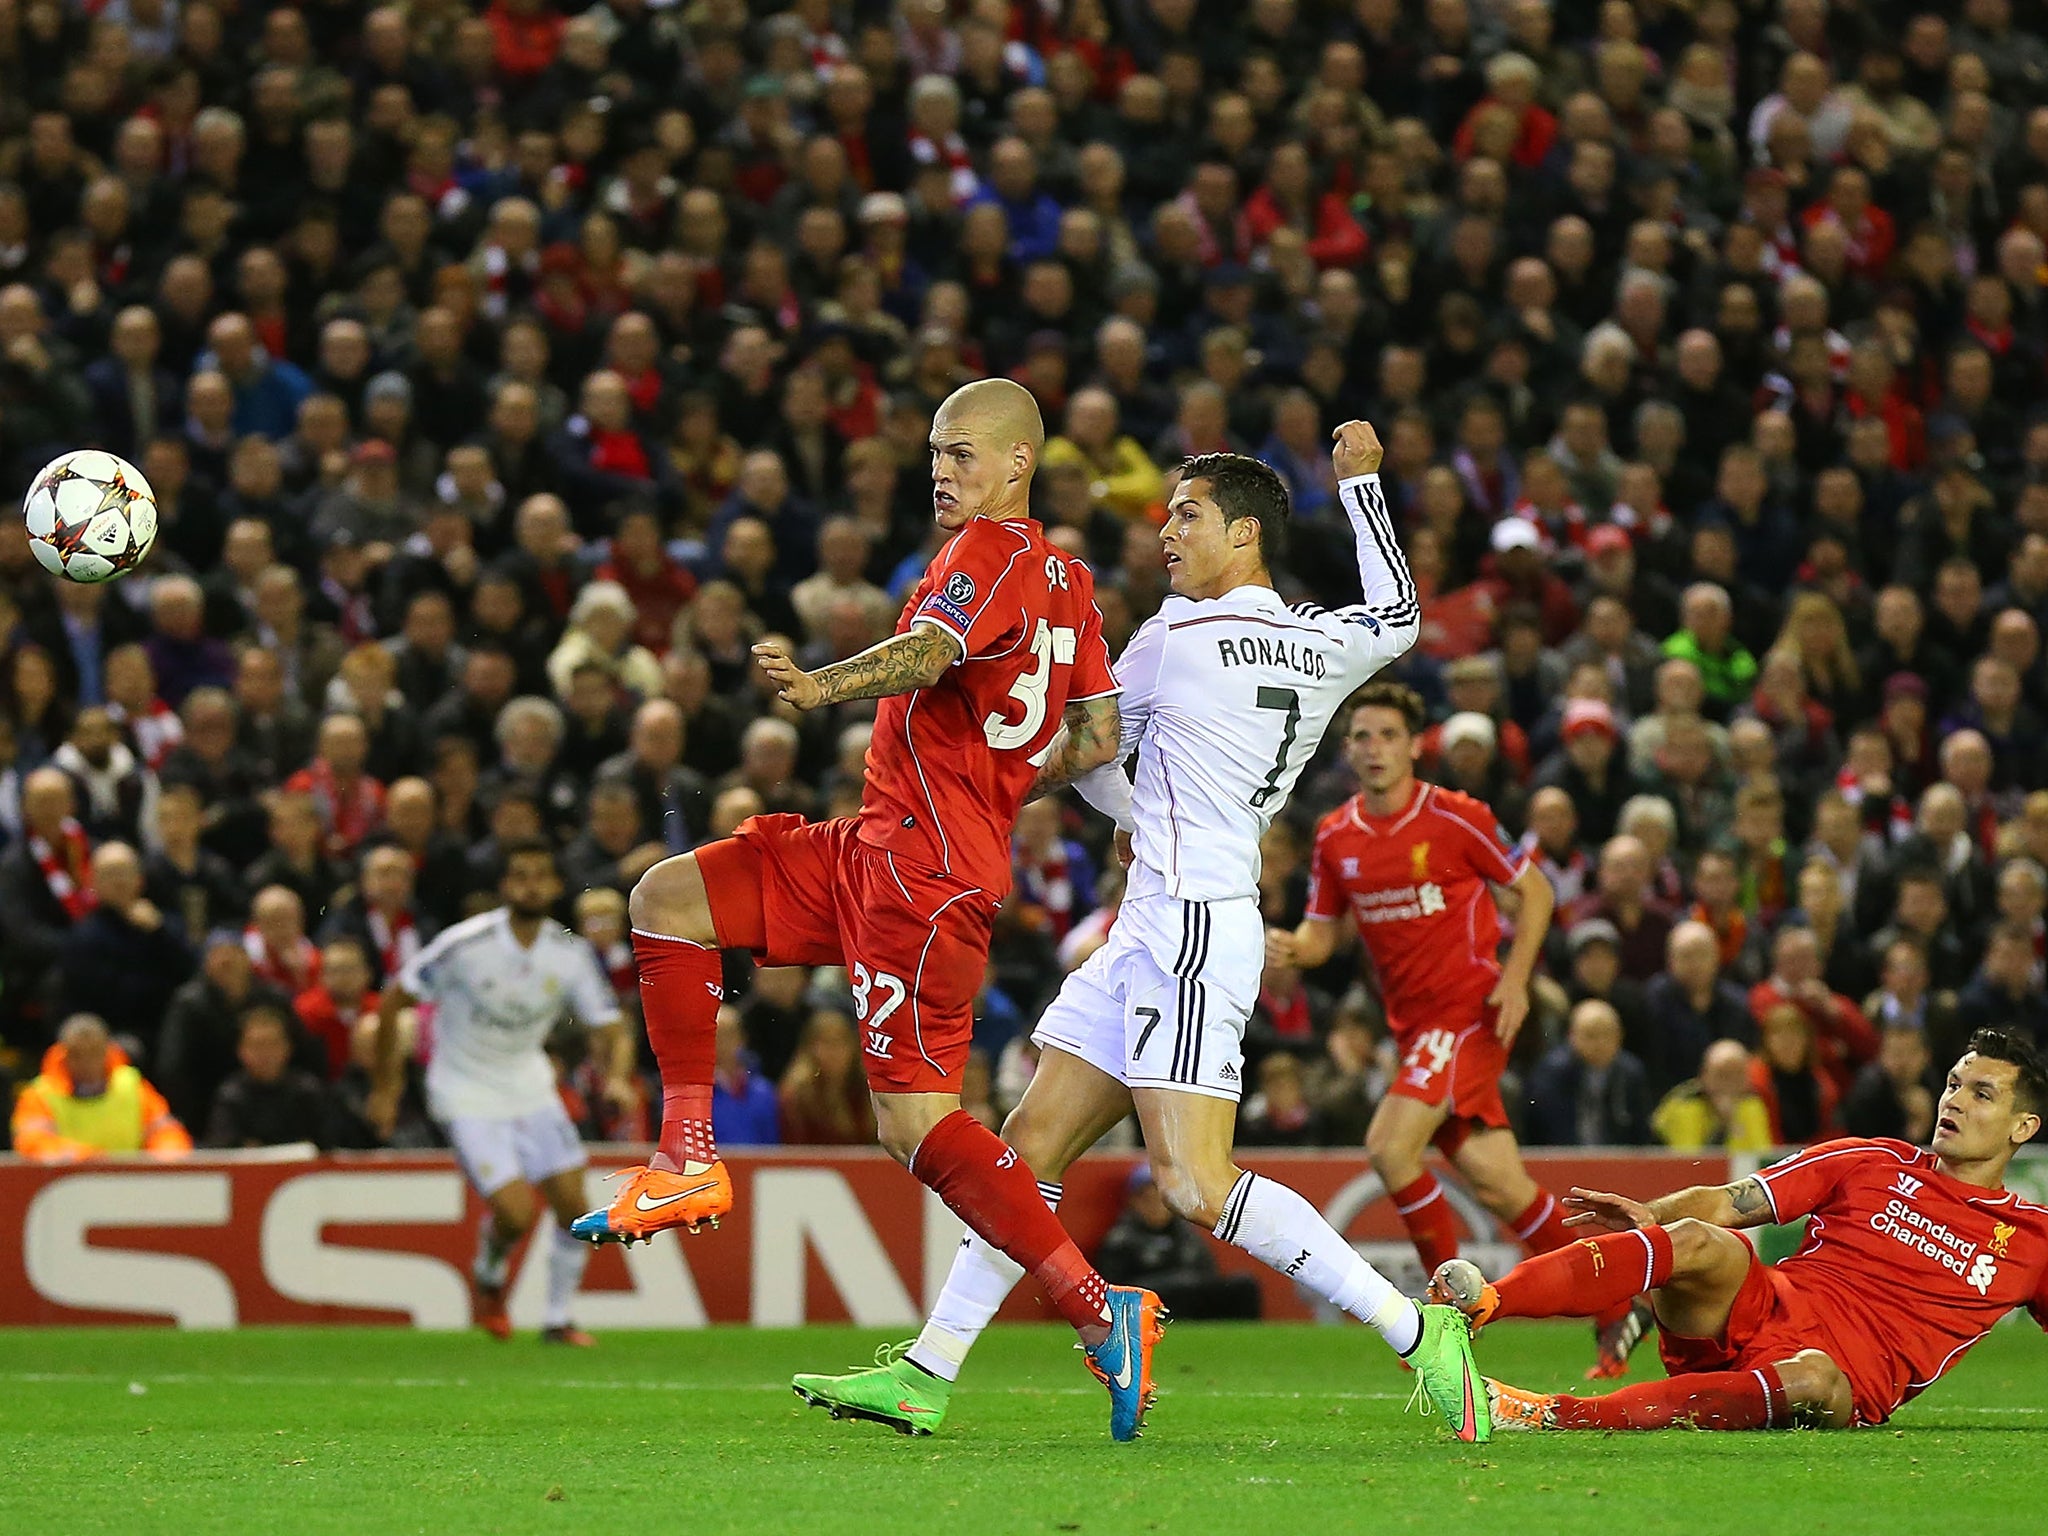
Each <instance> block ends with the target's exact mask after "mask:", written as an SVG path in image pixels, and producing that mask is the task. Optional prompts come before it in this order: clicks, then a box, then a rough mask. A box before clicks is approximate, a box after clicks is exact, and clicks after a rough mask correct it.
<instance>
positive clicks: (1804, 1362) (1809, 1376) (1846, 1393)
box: [1777, 1349, 1856, 1429]
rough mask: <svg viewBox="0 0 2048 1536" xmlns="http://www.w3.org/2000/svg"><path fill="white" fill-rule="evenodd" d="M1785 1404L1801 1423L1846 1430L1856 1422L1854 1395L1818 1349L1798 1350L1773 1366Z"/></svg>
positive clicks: (1833, 1364)
mask: <svg viewBox="0 0 2048 1536" xmlns="http://www.w3.org/2000/svg"><path fill="white" fill-rule="evenodd" d="M1777 1372H1778V1380H1779V1381H1781V1382H1783V1383H1784V1384H1785V1403H1786V1406H1787V1407H1789V1408H1790V1409H1791V1410H1792V1412H1793V1414H1794V1415H1795V1416H1796V1417H1797V1418H1798V1419H1799V1420H1800V1421H1801V1422H1803V1423H1807V1424H1817V1425H1820V1426H1822V1427H1824V1428H1828V1429H1847V1428H1848V1427H1849V1426H1850V1425H1852V1424H1854V1423H1855V1422H1856V1395H1855V1392H1854V1391H1853V1390H1852V1389H1851V1388H1850V1386H1849V1378H1848V1376H1847V1375H1846V1374H1845V1373H1844V1372H1843V1370H1842V1368H1841V1367H1840V1366H1839V1365H1837V1364H1835V1362H1834V1361H1833V1360H1831V1359H1830V1358H1829V1357H1828V1356H1827V1355H1826V1354H1825V1353H1823V1352H1822V1351H1820V1350H1818V1349H1802V1350H1801V1351H1800V1352H1799V1353H1798V1354H1796V1355H1794V1356H1793V1357H1792V1358H1791V1359H1790V1360H1781V1361H1779V1362H1778V1365H1777Z"/></svg>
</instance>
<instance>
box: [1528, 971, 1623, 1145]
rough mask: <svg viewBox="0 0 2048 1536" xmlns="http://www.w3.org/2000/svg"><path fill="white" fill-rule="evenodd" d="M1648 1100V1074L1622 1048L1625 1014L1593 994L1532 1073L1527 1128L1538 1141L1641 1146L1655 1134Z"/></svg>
mask: <svg viewBox="0 0 2048 1536" xmlns="http://www.w3.org/2000/svg"><path fill="white" fill-rule="evenodd" d="M1650 1105H1651V1097H1650V1083H1649V1076H1648V1074H1647V1073H1646V1072H1645V1071H1644V1069H1643V1064H1642V1062H1641V1061H1640V1060H1638V1059H1637V1058H1636V1057H1635V1056H1634V1055H1633V1054H1631V1053H1630V1052H1628V1051H1626V1050H1624V1049H1622V1033H1621V1016H1620V1015H1619V1014H1618V1013H1616V1012H1615V1011H1614V1009H1613V1008H1611V1007H1610V1006H1609V1005H1607V1004H1606V1003H1603V1002H1600V1001H1599V1000H1598V999H1593V998H1589V999H1587V1000H1586V1001H1585V1002H1582V1003H1580V1004H1579V1005H1578V1006H1577V1007H1575V1008H1573V1009H1572V1015H1571V1024H1570V1028H1569V1031H1568V1032H1567V1034H1566V1037H1565V1039H1564V1040H1562V1041H1561V1042H1559V1043H1558V1044H1557V1045H1554V1046H1552V1047H1551V1048H1550V1050H1549V1051H1548V1052H1546V1053H1545V1054H1544V1057H1543V1059H1542V1060H1541V1061H1540V1062H1538V1063H1537V1065H1536V1070H1535V1071H1534V1072H1533V1073H1531V1074H1530V1077H1529V1104H1528V1110H1527V1112H1526V1115H1525V1118H1524V1121H1523V1135H1524V1136H1525V1137H1526V1139H1527V1140H1528V1141H1529V1142H1530V1143H1531V1144H1532V1145H1535V1146H1554V1147H1605V1146H1625V1147H1626V1146H1641V1145H1643V1144H1644V1143H1646V1142H1648V1141H1649V1140H1650V1139H1651V1138H1650Z"/></svg>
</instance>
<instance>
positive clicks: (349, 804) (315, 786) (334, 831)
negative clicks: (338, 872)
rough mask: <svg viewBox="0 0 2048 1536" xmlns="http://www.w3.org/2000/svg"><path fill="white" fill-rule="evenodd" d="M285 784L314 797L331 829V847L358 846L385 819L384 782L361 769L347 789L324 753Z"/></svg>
mask: <svg viewBox="0 0 2048 1536" xmlns="http://www.w3.org/2000/svg"><path fill="white" fill-rule="evenodd" d="M285 788H287V789H290V790H294V791H297V792H300V793H304V794H309V795H311V796H312V797H313V805H314V808H315V809H316V810H317V811H318V812H319V814H320V825H321V826H322V827H324V828H326V829H327V844H328V848H329V850H330V851H334V852H346V851H347V850H349V849H351V848H353V847H355V846H356V844H358V843H360V842H361V841H362V840H363V839H364V838H366V837H368V836H369V835H370V833H371V832H373V831H374V830H376V827H377V824H378V823H379V822H381V821H382V820H383V819H384V786H383V785H382V784H379V783H378V782H377V781H376V780H375V779H373V778H371V777H370V776H369V775H368V774H367V773H359V774H357V775H356V781H355V783H354V784H353V785H351V786H350V787H349V789H348V790H347V791H346V792H344V791H343V789H342V787H341V783H340V781H339V780H337V779H336V778H335V776H334V769H333V767H332V766H331V765H330V764H329V763H328V761H327V759H325V758H324V757H316V758H314V759H313V761H312V762H310V763H308V764H307V765H306V766H305V767H304V768H301V769H300V770H299V771H298V772H297V773H295V774H293V775H292V776H291V778H290V779H289V780H287V781H286V783H285Z"/></svg>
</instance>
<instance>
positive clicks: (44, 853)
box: [28, 816, 99, 923]
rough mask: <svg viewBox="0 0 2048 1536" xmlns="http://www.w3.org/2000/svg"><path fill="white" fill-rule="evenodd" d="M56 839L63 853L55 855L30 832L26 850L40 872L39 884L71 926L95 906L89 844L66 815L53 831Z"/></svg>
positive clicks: (48, 844)
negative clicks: (60, 908) (58, 839)
mask: <svg viewBox="0 0 2048 1536" xmlns="http://www.w3.org/2000/svg"><path fill="white" fill-rule="evenodd" d="M57 836H58V837H59V838H60V839H61V840H62V841H63V844H64V848H63V852H61V853H59V852H58V850H57V848H56V847H55V846H54V845H53V844H52V843H51V842H50V840H49V839H48V838H47V837H42V836H40V835H38V834H36V833H33V832H32V833H30V834H29V839H28V851H29V855H30V857H32V858H33V859H34V860H35V861H36V868H38V869H40V870H41V871H42V872H43V883H44V884H45V885H47V886H48V887H49V888H50V894H51V895H52V896H54V897H56V898H57V903H58V905H59V906H61V907H63V909H64V915H65V916H66V917H68V918H70V919H71V921H72V922H74V923H75V922H77V921H78V920H79V919H80V918H82V917H84V916H85V914H86V913H88V912H90V911H91V910H92V909H93V908H94V907H95V906H97V905H98V904H99V898H98V897H97V896H95V895H94V894H93V889H92V866H91V863H90V858H91V854H92V844H90V843H88V842H87V841H86V840H85V828H83V827H81V826H80V825H79V824H78V823H77V822H76V821H73V820H72V819H71V818H70V817H69V816H66V817H65V818H64V821H63V824H62V825H61V826H59V827H58V828H57Z"/></svg>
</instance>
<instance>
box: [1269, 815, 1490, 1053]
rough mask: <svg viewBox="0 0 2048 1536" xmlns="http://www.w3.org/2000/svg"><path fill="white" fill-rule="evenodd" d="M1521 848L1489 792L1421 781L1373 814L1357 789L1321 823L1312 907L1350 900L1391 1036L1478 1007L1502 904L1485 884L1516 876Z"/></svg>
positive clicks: (1326, 910) (1346, 907) (1324, 908)
mask: <svg viewBox="0 0 2048 1536" xmlns="http://www.w3.org/2000/svg"><path fill="white" fill-rule="evenodd" d="M1525 863H1526V860H1525V858H1524V857H1523V855H1522V854H1520V853H1519V852H1517V851H1516V850H1515V848H1514V845H1513V844H1511V843H1510V842H1509V841H1508V838H1507V834H1506V833H1504V832H1503V831H1502V830H1501V826H1500V823H1499V822H1498V821H1496V820H1494V816H1493V812H1492V811H1491V810H1489V809H1488V808H1487V807H1486V805H1485V803H1484V802H1482V801H1479V800H1475V799H1473V798H1472V797H1471V796H1470V795H1463V794H1459V793H1458V792H1457V791H1456V790H1453V789H1445V788H1443V787H1442V786H1441V785H1437V784H1421V783H1418V784H1417V785H1416V787H1415V794H1414V796H1413V798H1411V799H1410V800H1409V802H1408V804H1407V805H1406V806H1404V807H1403V808H1402V809H1400V810H1399V811H1396V812H1395V813H1394V814H1393V815H1391V816H1374V815H1373V814H1371V813H1370V812H1369V811H1367V810H1366V808H1365V801H1364V799H1363V798H1362V797H1360V796H1356V795H1354V796H1353V797H1352V798H1351V799H1349V800H1347V801H1345V802H1344V804H1342V805H1340V806H1338V807H1337V809H1336V810H1334V811H1332V812H1330V814H1329V815H1327V816H1325V817H1324V818H1323V819H1322V821H1321V822H1320V823H1319V824H1318V825H1317V827H1316V844H1315V853H1314V855H1313V856H1312V858H1311V860H1310V864H1309V885H1308V915H1309V916H1310V917H1315V918H1322V919H1324V920H1325V921H1329V922H1335V921H1336V920H1337V919H1338V918H1340V917H1342V916H1344V915H1345V914H1346V913H1347V912H1348V913H1349V914H1350V916H1351V919H1352V921H1353V922H1355V923H1356V924H1357V925H1358V934H1359V937H1360V938H1362V939H1363V940H1364V941H1365V947H1366V950H1367V951H1368V952H1369V953H1370V954H1371V955H1372V965H1373V970H1374V971H1375V972H1377V973H1378V976H1379V983H1380V1001H1381V1002H1382V1003H1383V1004H1384V1005H1385V1006H1386V1010H1387V1027H1388V1029H1389V1030H1390V1031H1391V1032H1392V1033H1393V1035H1394V1038H1395V1039H1396V1040H1405V1039H1407V1038H1408V1037H1410V1036H1412V1035H1414V1034H1415V1033H1417V1032H1419V1031H1421V1030H1425V1029H1432V1028H1436V1027H1439V1026H1446V1027H1454V1028H1455V1027H1461V1026H1463V1025H1465V1024H1469V1023H1471V1022H1472V1021H1473V1020H1475V1019H1477V1018H1478V1017H1479V1016H1480V1012H1481V1010H1482V1008H1483V1007H1484V1005H1485V1002H1486V996H1487V994H1488V993H1489V992H1491V991H1492V990H1493V987H1494V983H1495V982H1497V981H1499V980H1500V956H1499V949H1500V938H1501V928H1500V912H1499V910H1498V909H1497V908H1496V907H1495V906H1494V904H1493V893H1492V892H1491V891H1490V890H1488V889H1487V887H1488V886H1490V885H1512V884H1513V883H1514V882H1515V880H1516V879H1517V878H1518V877H1519V876H1520V875H1521V873H1522V869H1523V866H1524V864H1525Z"/></svg>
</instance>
